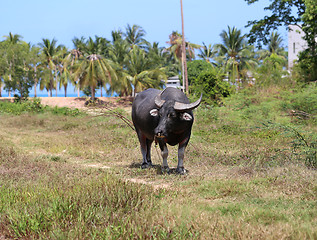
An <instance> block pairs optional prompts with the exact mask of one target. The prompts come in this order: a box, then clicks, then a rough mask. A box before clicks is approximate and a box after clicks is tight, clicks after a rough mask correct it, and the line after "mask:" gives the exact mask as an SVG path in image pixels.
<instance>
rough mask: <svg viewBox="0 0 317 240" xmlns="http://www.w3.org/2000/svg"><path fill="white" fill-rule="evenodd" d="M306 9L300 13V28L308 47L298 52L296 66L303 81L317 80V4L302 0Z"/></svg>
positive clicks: (310, 0) (313, 0)
mask: <svg viewBox="0 0 317 240" xmlns="http://www.w3.org/2000/svg"><path fill="white" fill-rule="evenodd" d="M304 3H305V6H306V11H305V13H304V14H303V15H302V20H303V26H302V30H303V32H304V33H305V37H304V39H305V40H306V42H307V45H308V48H307V49H306V50H304V51H303V52H302V53H300V56H299V60H298V65H299V66H298V67H299V69H300V75H301V78H302V79H303V80H305V81H316V80H317V49H316V47H317V4H316V1H315V0H304Z"/></svg>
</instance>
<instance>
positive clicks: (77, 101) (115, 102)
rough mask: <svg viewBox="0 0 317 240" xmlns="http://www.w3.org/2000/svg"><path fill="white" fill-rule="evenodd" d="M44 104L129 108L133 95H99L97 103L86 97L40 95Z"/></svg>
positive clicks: (53, 105) (71, 106)
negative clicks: (122, 96)
mask: <svg viewBox="0 0 317 240" xmlns="http://www.w3.org/2000/svg"><path fill="white" fill-rule="evenodd" d="M40 99H41V103H42V104H43V105H48V106H51V107H55V106H57V107H69V108H78V109H83V108H89V107H103V106H107V107H110V108H118V107H120V108H128V107H131V104H132V101H133V98H132V97H124V98H120V97H99V98H97V101H96V102H95V103H91V102H90V101H89V98H84V97H79V98H78V97H40Z"/></svg>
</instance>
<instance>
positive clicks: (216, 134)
mask: <svg viewBox="0 0 317 240" xmlns="http://www.w3.org/2000/svg"><path fill="white" fill-rule="evenodd" d="M260 102H261V101H260V100H257V101H256V103H255V104H256V106H258V107H259V108H255V107H254V109H253V110H252V109H251V110H252V111H251V110H250V109H249V110H248V111H246V110H245V109H244V108H245V107H242V108H241V109H238V110H236V109H237V107H236V105H240V104H237V102H235V103H234V104H233V105H229V106H228V107H226V108H215V109H211V110H206V109H203V108H202V109H199V110H198V111H196V122H195V124H194V128H193V132H192V139H191V142H190V144H189V146H188V148H187V152H186V155H185V158H186V159H185V167H186V169H187V170H188V174H187V175H185V176H178V175H175V174H170V175H167V174H162V173H161V170H160V164H161V159H160V157H159V156H158V155H157V153H156V150H155V149H154V148H153V150H152V157H153V162H154V164H155V167H154V168H152V169H147V170H142V169H140V161H141V154H140V150H139V145H138V140H137V137H136V135H135V134H134V132H133V131H131V129H130V128H129V127H128V126H126V125H125V124H124V123H123V122H122V121H121V120H120V119H117V118H115V117H113V116H103V117H91V116H88V115H85V114H82V115H78V116H69V115H64V114H63V115H61V114H53V113H51V112H44V113H40V114H28V113H26V114H22V115H19V116H15V115H7V114H5V115H4V114H2V115H0V128H1V131H0V173H1V174H0V191H1V194H2V195H1V196H2V197H0V202H1V204H0V229H1V232H2V235H1V234H0V239H1V237H2V236H6V237H11V238H53V239H56V238H61V239H69V238H72V239H74V238H77V239H94V238H95V239H104V238H109V237H110V236H111V237H112V238H116V239H120V238H121V239H135V238H137V239H149V238H152V239H184V238H187V239H188V238H189V239H191V238H192V239H316V238H317V224H316V223H317V206H316V202H317V199H316V196H317V173H316V170H314V169H312V168H309V167H307V166H306V165H305V161H303V160H302V158H299V156H298V155H294V152H292V146H291V145H290V142H291V141H290V140H292V139H290V138H289V137H288V136H285V135H284V134H283V132H282V131H281V129H279V128H267V127H263V126H262V125H261V122H259V121H258V120H257V119H258V118H259V117H260V116H259V115H261V116H262V118H264V117H265V116H268V115H266V114H267V113H266V111H265V108H264V107H263V106H262V105H261V103H260ZM238 108H240V107H238ZM254 111H255V112H256V116H255V117H254V118H252V116H253V115H252V114H251V112H254ZM272 114H273V113H269V116H271V117H272V116H273V115H272ZM278 115H280V113H278ZM127 117H129V116H128V115H127ZM246 117H247V119H248V120H245V119H246ZM273 118H275V119H277V117H276V116H273ZM291 121H293V120H292V119H291V118H290V117H289V116H283V119H281V122H283V123H285V122H291ZM300 124H301V125H298V126H300V127H301V129H303V131H305V132H313V131H314V130H316V126H315V125H314V124H312V123H309V124H305V123H304V124H303V123H302V122H301V123H300ZM305 136H306V135H305ZM307 136H308V135H307ZM303 154H304V153H303ZM176 158H177V148H171V150H170V155H169V164H170V166H171V167H172V168H174V167H176V165H177V159H176ZM129 199H131V202H129V201H130V200H129ZM125 202H127V203H128V204H125ZM1 206H2V207H1ZM67 209H68V210H67ZM48 216H49V217H48ZM40 223H43V224H40Z"/></svg>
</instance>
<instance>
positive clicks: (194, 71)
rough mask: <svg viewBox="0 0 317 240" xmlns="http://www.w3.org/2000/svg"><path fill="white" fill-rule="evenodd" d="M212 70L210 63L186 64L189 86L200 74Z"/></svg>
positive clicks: (200, 61)
mask: <svg viewBox="0 0 317 240" xmlns="http://www.w3.org/2000/svg"><path fill="white" fill-rule="evenodd" d="M212 69H213V66H212V65H211V63H208V62H206V61H204V60H194V61H190V62H188V63H187V75H188V84H189V85H191V84H193V82H194V81H195V79H196V78H197V77H198V76H199V75H200V74H201V73H202V72H208V71H211V70H212Z"/></svg>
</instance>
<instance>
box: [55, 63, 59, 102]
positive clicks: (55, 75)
mask: <svg viewBox="0 0 317 240" xmlns="http://www.w3.org/2000/svg"><path fill="white" fill-rule="evenodd" d="M55 81H56V86H55V90H56V93H55V97H57V83H58V82H57V81H58V80H57V69H56V65H55Z"/></svg>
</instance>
